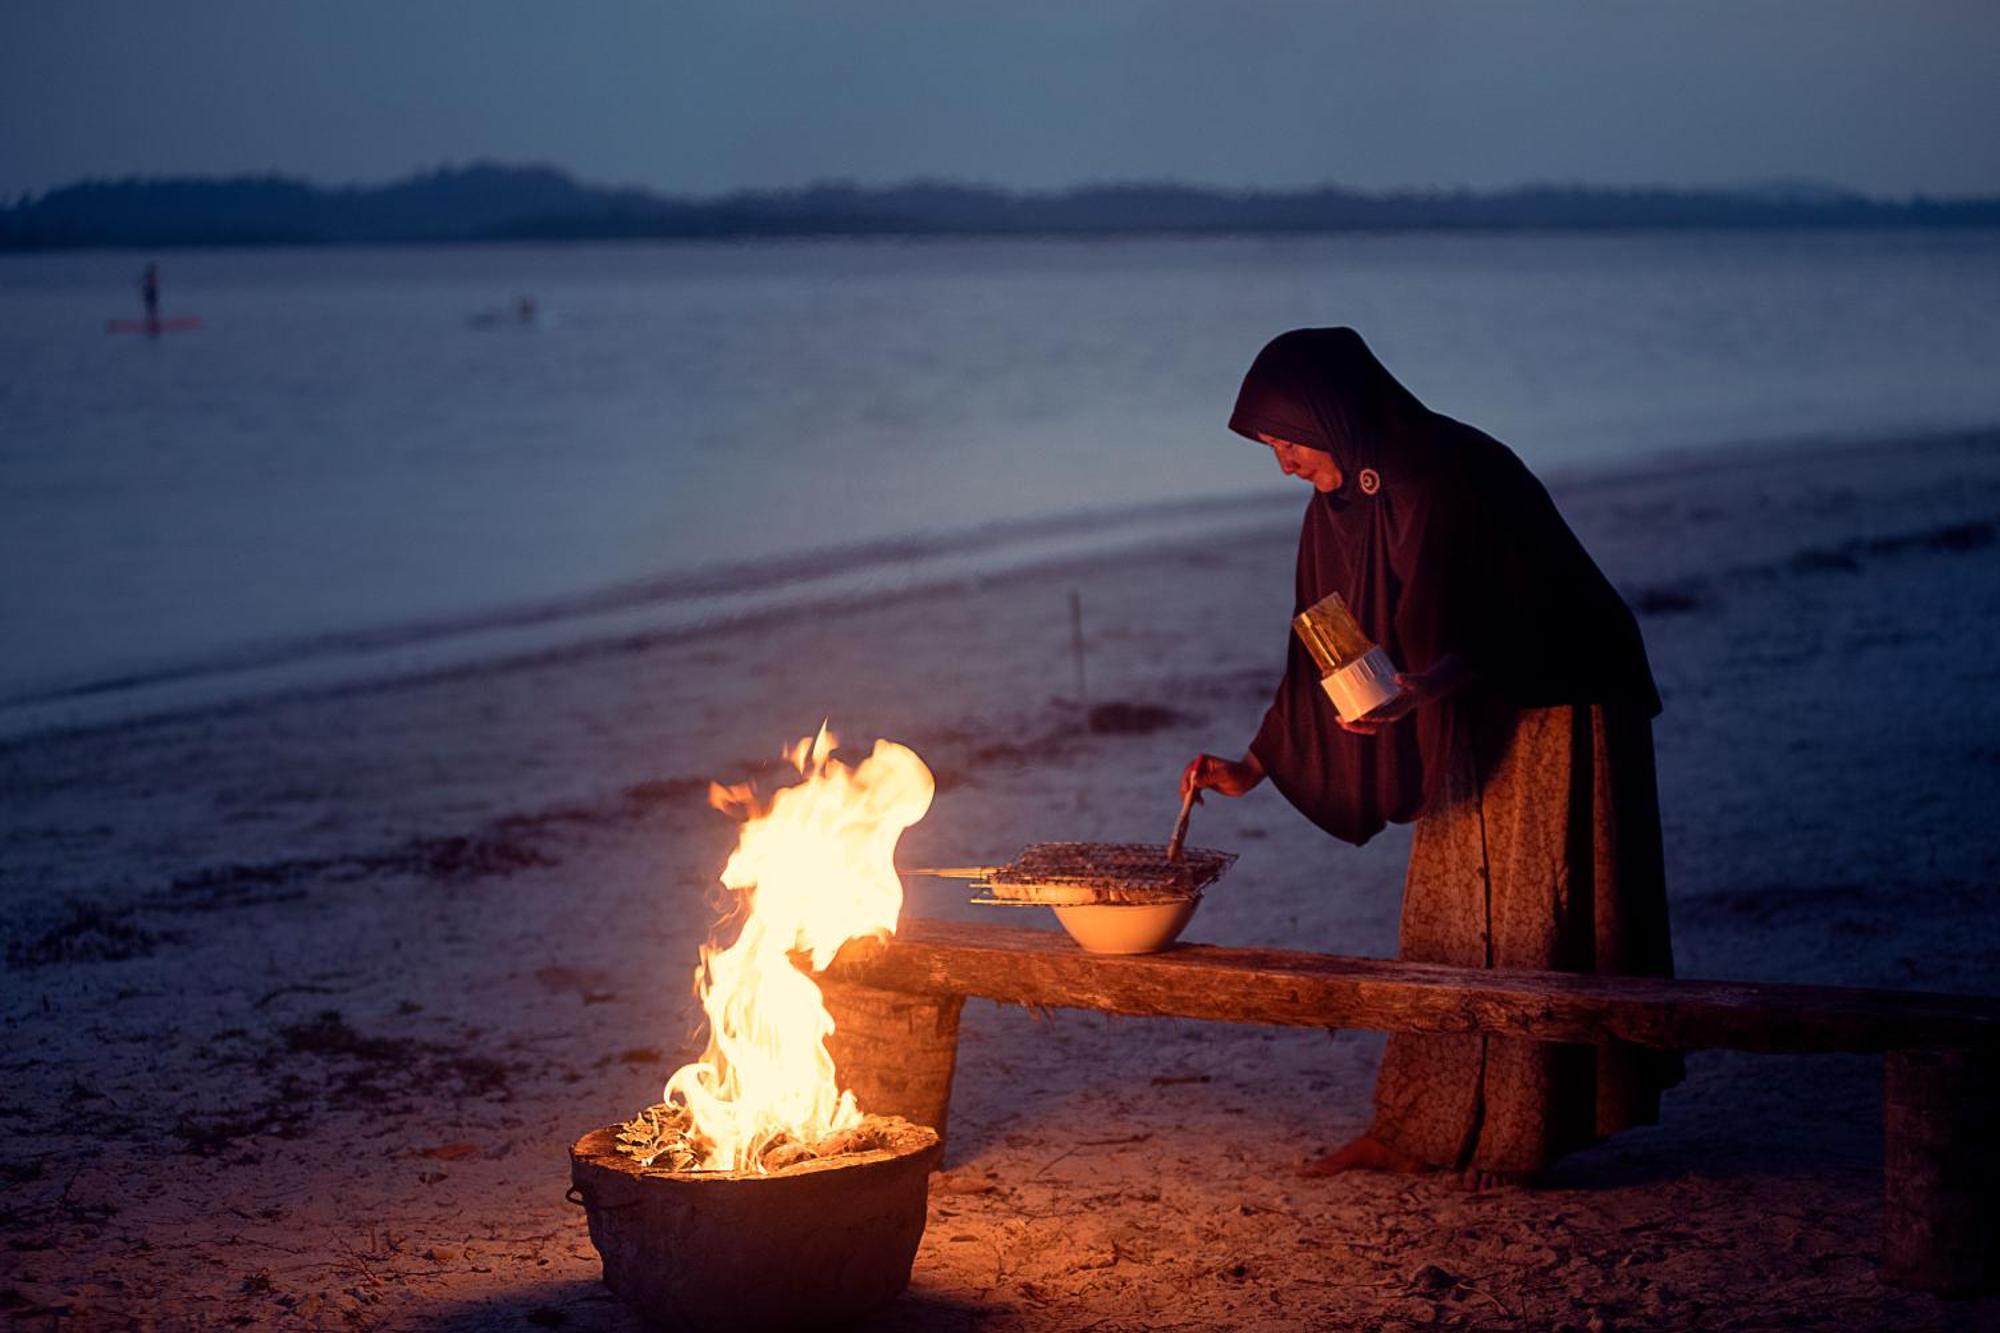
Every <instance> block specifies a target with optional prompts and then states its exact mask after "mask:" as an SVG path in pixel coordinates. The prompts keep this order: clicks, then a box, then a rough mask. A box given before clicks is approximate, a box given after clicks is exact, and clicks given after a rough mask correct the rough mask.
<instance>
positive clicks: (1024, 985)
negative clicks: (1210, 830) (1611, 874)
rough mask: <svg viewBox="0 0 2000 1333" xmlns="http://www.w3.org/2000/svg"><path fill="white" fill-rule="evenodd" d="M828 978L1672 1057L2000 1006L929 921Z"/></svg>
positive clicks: (1873, 1042) (1809, 1040) (1954, 1027)
mask: <svg viewBox="0 0 2000 1333" xmlns="http://www.w3.org/2000/svg"><path fill="white" fill-rule="evenodd" d="M827 975H828V976H829V977H831V978H834V979H835V980H839V981H846V982H851V983H855V984H858V985H864V986H871V987H875V988H878V989H881V990H889V991H899V992H902V993H904V994H910V995H930V996H937V997H945V996H952V995H974V996H981V997H984V998H986V999H992V1000H1000V1001H1004V1002H1007V1003H1012V1004H1025V1005H1034V1006H1037V1007H1044V1008H1079V1009H1096V1010H1101V1011H1105V1012H1109V1013H1116V1014H1135V1015H1149V1016H1157V1017H1174V1018H1195V1019H1207V1020H1213V1021H1218V1022H1235V1023H1269V1024H1277V1025H1283V1026H1293V1027H1324V1028H1362V1029H1370V1030H1377V1031H1388V1032H1495V1033H1501V1034H1505V1035H1508V1036H1517V1037H1527V1038H1531V1039H1534V1040H1539V1041H1574V1042H1596V1041H1602V1040H1604V1039H1606V1038H1618V1039H1621V1040H1624V1041H1629V1042H1633V1043H1636V1044H1638V1045H1641V1046H1656V1047H1663V1048H1667V1049H1679V1050H1704V1049H1727V1050H1741V1051H1768V1052H1811V1051H1886V1050H1900V1049H1917V1048H1947V1047H1972V1046H1996V1045H2000V999H1996V998H1993V997H1986V996H1975V995H1940V994H1935V993H1925V992H1919V991H1882V990H1860V989H1853V988H1846V987H1828V986H1789V985H1776V984H1765V983H1755V982H1728V981H1687V980H1667V979H1658V978H1646V977H1598V976H1579V975H1576V974H1573V973H1565V972H1525V971H1509V970H1501V969H1496V970H1492V971H1482V970H1479V969H1474V968H1459V967H1444V966H1437V965H1432V964H1424V963H1402V962H1394V961H1389V960H1385V959H1377V958H1342V957H1337V956H1333V955H1328V954H1312V953H1299V952H1295V951H1291V950H1281V949H1225V948H1219V947H1217V946H1214V945H1205V944H1186V945H1181V946H1178V947H1176V948H1174V949H1171V950H1169V951H1168V952H1166V953H1158V954H1146V955H1141V956H1138V957H1107V956H1103V955H1098V954H1087V953H1084V952H1083V951H1082V950H1080V949H1079V948H1077V946H1076V945H1075V944H1074V943H1072V942H1071V941H1070V940H1069V939H1068V937H1066V936H1064V935H1061V934H1058V933H1056V932H1054V931H1038V930H1024V929H1020V928H1014V927H1002V926H979V925H962V924H958V923H953V922H943V921H927V920H923V919H921V918H911V919H906V920H905V921H904V922H903V923H902V925H901V926H900V927H899V928H898V932H897V934H896V935H895V936H894V937H893V938H891V939H889V940H887V941H876V940H857V941H855V942H853V943H851V944H849V945H848V946H847V947H846V948H845V949H843V950H842V951H841V952H840V955H839V957H837V958H835V959H834V961H833V963H832V964H831V966H830V967H829V968H828V970H827Z"/></svg>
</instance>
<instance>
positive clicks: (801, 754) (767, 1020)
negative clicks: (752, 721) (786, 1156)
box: [666, 726, 935, 1171]
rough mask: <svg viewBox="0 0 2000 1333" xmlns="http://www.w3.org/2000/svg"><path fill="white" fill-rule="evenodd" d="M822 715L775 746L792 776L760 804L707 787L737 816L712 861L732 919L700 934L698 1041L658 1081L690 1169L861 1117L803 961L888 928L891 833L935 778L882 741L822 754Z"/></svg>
mask: <svg viewBox="0 0 2000 1333" xmlns="http://www.w3.org/2000/svg"><path fill="white" fill-rule="evenodd" d="M836 744H837V742H836V741H835V739H834V737H833V734H832V733H831V732H829V731H828V730H827V729H826V727H825V726H821V727H820V730H819V735H818V736H816V737H813V738H810V739H807V740H801V741H800V742H799V743H798V744H797V745H796V746H793V747H792V748H791V749H790V750H788V751H787V752H786V756H785V757H786V758H787V759H788V760H789V761H790V762H791V763H792V765H793V766H794V767H795V768H797V769H798V771H799V775H800V776H801V778H803V779H804V780H803V781H802V782H799V783H798V784H796V785H795V786H790V787H785V788H781V789H780V790H779V791H778V792H777V793H776V794H775V795H774V796H772V798H771V800H770V802H769V804H768V806H762V805H760V803H759V802H758V801H757V799H756V798H755V796H754V795H753V793H752V792H751V791H750V789H749V788H748V787H722V786H719V785H718V786H711V787H710V788H709V803H710V804H712V805H714V806H715V807H716V809H718V810H722V811H724V812H729V813H741V814H742V815H744V816H745V822H744V825H743V830H742V833H741V835H740V836H739V838H738V840H737V844H736V850H735V852H734V853H733V854H731V856H730V858H729V863H728V864H727V865H726V866H724V867H723V871H722V883H723V885H724V887H726V888H728V889H730V890H732V891H733V892H735V893H736V894H738V895H740V898H739V902H738V907H739V908H740V909H742V912H743V927H742V930H741V931H740V932H739V933H738V934H737V936H736V939H735V941H734V942H733V943H732V944H730V945H729V947H728V948H726V949H724V948H717V947H716V946H714V945H713V944H710V945H704V946H703V947H702V950H701V964H700V966H699V967H697V968H696V969H695V994H696V995H697V996H699V997H700V999H701V1006H702V1009H703V1011H704V1012H706V1013H707V1015H708V1031H709V1037H708V1049H707V1051H706V1052H705V1053H704V1054H703V1055H702V1057H701V1059H699V1060H697V1061H695V1062H694V1063H692V1064H687V1065H683V1066H681V1068H680V1069H678V1070H676V1071H675V1072H674V1076H673V1077H672V1078H670V1079H668V1080H667V1090H666V1100H667V1101H668V1102H669V1103H673V1102H679V1103H681V1104H683V1105H685V1106H686V1107H687V1110H688V1114H689V1117H690V1119H691V1121H692V1124H693V1128H694V1133H695V1137H696V1140H697V1141H698V1142H700V1143H703V1144H705V1145H707V1149H708V1155H707V1157H706V1158H704V1159H703V1161H702V1163H701V1167H702V1169H703V1170H711V1171H720V1170H734V1171H743V1170H751V1169H756V1166H757V1159H758V1156H759V1154H760V1153H761V1152H762V1150H763V1148H764V1147H765V1146H766V1145H767V1144H769V1143H770V1142H771V1141H772V1140H773V1139H775V1138H777V1137H779V1136H780V1135H790V1136H791V1137H793V1138H795V1139H798V1140H801V1141H803V1142H808V1143H809V1142H812V1141H814V1140H816V1139H818V1138H820V1137H822V1136H824V1135H826V1134H830V1133H832V1132H834V1131H836V1130H840V1129H846V1128H849V1127H851V1126H853V1125H855V1124H858V1123H859V1122H860V1120H861V1112H860V1110H859V1108H857V1107H856V1106H855V1104H854V1094H853V1093H851V1092H846V1093H843V1092H841V1091H840V1090H839V1088H838V1086H837V1085H836V1084H835V1082H834V1067H833V1057H832V1056H831V1055H829V1054H828V1053H827V1049H826V1038H827V1036H828V1034H830V1033H831V1032H832V1031H833V1017H832V1015H830V1014H828V1013H827V1011H826V1005H825V1004H824V1003H823V1002H822V1000H821V997H820V991H819V987H818V986H817V985H815V984H813V980H812V978H811V977H810V976H808V975H807V974H806V973H805V972H804V971H803V970H802V969H801V968H800V967H799V966H798V965H797V964H795V963H794V962H793V961H792V955H793V954H794V953H799V952H802V953H805V954H808V955H809V956H810V958H811V961H812V966H813V969H814V970H815V971H818V970H820V969H822V968H824V967H825V966H826V965H827V964H828V963H829V962H831V961H833V956H834V954H836V953H838V952H839V950H840V946H841V945H843V944H845V943H846V942H847V941H848V940H851V939H857V938H859V937H861V936H864V935H883V934H893V933H894V932H895V929H896V916H897V914H898V913H899V912H901V911H902V907H903V884H902V881H901V880H900V879H898V878H897V876H896V867H895V861H894V857H895V851H896V841H897V839H899V838H900V837H902V835H903V830H904V829H906V828H908V827H909V826H910V825H912V824H914V823H916V822H917V821H918V820H919V819H922V818H923V817H924V813H925V812H926V811H927V810H929V809H930V804H931V794H932V792H933V791H934V790H935V783H934V782H933V780H932V778H931V771H930V769H928V768H927V767H925V766H924V761H923V760H921V759H919V758H918V757H917V755H916V752H915V751H914V750H911V749H909V748H907V747H905V746H902V745H898V744H896V743H895V742H894V741H877V742H875V749H874V751H873V752H872V753H870V754H869V756H868V757H867V758H866V759H863V760H862V761H861V763H860V764H858V765H857V766H855V767H853V768H849V767H848V766H847V765H845V764H843V763H841V762H840V761H839V760H837V759H835V758H834V757H833V750H834V746H835V745H836Z"/></svg>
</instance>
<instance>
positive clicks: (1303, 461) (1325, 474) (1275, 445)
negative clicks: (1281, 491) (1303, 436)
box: [1257, 435, 1340, 494]
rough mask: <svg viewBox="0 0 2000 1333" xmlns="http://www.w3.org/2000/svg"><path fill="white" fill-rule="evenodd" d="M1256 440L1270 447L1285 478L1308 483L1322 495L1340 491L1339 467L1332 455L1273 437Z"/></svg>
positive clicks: (1265, 436) (1261, 436)
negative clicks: (1293, 478) (1295, 478)
mask: <svg viewBox="0 0 2000 1333" xmlns="http://www.w3.org/2000/svg"><path fill="white" fill-rule="evenodd" d="M1257 438H1258V439H1260V440H1262V441H1263V442H1264V443H1266V444H1268V445H1270V446H1271V452H1272V453H1274V454H1276V455H1277V456H1278V466H1279V468H1281V469H1282V470H1283V471H1284V474H1285V475H1286V476H1288V477H1297V478H1299V479H1300V480H1301V481H1306V482H1310V483H1311V484H1312V488H1313V489H1314V490H1316V491H1319V492H1321V493H1323V494H1325V493H1331V492H1333V491H1337V490H1339V489H1340V467H1339V465H1337V464H1336V463H1335V462H1334V461H1333V455H1332V454H1329V453H1325V452H1323V451H1321V450H1318V449H1308V448H1306V447H1305V446H1304V445H1303V444H1293V443H1292V442H1291V441H1290V440H1281V439H1278V438H1277V437H1276V436H1274V435H1259V436H1258V437H1257Z"/></svg>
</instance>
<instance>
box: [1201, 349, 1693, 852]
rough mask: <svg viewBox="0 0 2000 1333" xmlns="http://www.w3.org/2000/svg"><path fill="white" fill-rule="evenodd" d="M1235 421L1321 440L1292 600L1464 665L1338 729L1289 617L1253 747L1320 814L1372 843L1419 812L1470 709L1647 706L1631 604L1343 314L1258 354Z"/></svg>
mask: <svg viewBox="0 0 2000 1333" xmlns="http://www.w3.org/2000/svg"><path fill="white" fill-rule="evenodd" d="M1229 428H1230V429H1231V430H1233V431H1235V432H1236V433H1238V434H1239V435H1244V436H1247V437H1249V438H1251V439H1255V438H1256V437H1257V436H1258V435H1259V434H1263V435H1269V436H1272V437H1274V438H1276V439H1281V440H1289V441H1291V442H1292V443H1294V444H1301V445H1305V446H1306V447H1307V448H1311V449H1318V450H1321V451H1322V452H1325V453H1328V454H1331V455H1332V456H1333V459H1334V462H1335V463H1336V464H1338V465H1339V468H1340V473H1341V485H1340V489H1338V490H1337V491H1334V492H1332V493H1331V494H1318V493H1315V494H1314V496H1313V498H1312V500H1311V502H1310V503H1309V504H1308V505H1307V507H1306V519H1305V528H1304V530H1303V531H1302V532H1301V533H1300V534H1299V563H1298V585H1297V589H1296V598H1295V601H1296V605H1295V606H1294V608H1293V610H1294V613H1296V612H1298V611H1302V610H1304V609H1305V608H1306V607H1308V606H1310V605H1312V604H1313V603H1314V602H1317V601H1319V600H1320V599H1321V598H1322V597H1324V596H1326V595H1327V594H1328V593H1330V592H1338V593H1339V594H1340V595H1341V596H1342V597H1344V598H1345V599H1346V600H1347V604H1348V606H1349V607H1350V608H1351V609H1352V610H1353V612H1354V615H1355V618H1356V619H1357V620H1359V621H1360V622H1361V627H1362V629H1363V630H1365V631H1367V633H1368V635H1369V637H1371V638H1372V639H1374V640H1375V642H1376V643H1378V644H1380V645H1381V646H1382V647H1383V648H1384V649H1386V650H1387V651H1388V654H1389V656H1390V657H1391V658H1393V659H1394V660H1395V662H1396V665H1397V666H1398V667H1399V668H1401V669H1402V670H1404V671H1410V672H1416V671H1423V670H1426V669H1428V668H1429V667H1430V666H1431V665H1433V664H1434V663H1436V662H1437V661H1438V660H1439V659H1440V658H1443V657H1444V656H1446V655H1447V654H1456V655H1457V656H1458V657H1459V658H1460V659H1462V661H1463V662H1464V663H1465V665H1466V666H1467V667H1469V668H1470V670H1471V673H1472V679H1471V682H1470V683H1469V684H1468V685H1467V686H1466V687H1465V688H1463V689H1461V690H1459V691H1458V692H1457V693H1455V694H1453V695H1451V696H1450V697H1449V698H1447V699H1445V700H1443V701H1441V702H1439V703H1436V704H1431V705H1428V706H1426V707H1423V708H1419V709H1417V710H1416V711H1415V712H1413V713H1411V714H1408V715H1406V716H1405V717H1404V718H1403V719H1402V720H1400V721H1398V722H1396V723H1394V724H1392V725H1391V726H1390V727H1388V728H1387V729H1386V730H1384V731H1383V732H1381V733H1378V734H1377V735H1374V736H1361V735H1356V734H1354V733H1352V732H1348V731H1344V730H1342V729H1341V727H1340V724H1339V720H1338V715H1337V714H1336V713H1335V712H1334V708H1333V705H1332V703H1331V702H1329V701H1328V699H1327V697H1326V694H1325V692H1324V691H1323V690H1321V688H1320V684H1319V671H1318V668H1317V667H1316V666H1315V665H1314V663H1313V659H1312V657H1311V655H1310V654H1309V653H1307V651H1306V650H1305V648H1304V646H1303V645H1301V644H1300V643H1299V642H1298V640H1297V638H1296V636H1289V652H1288V656H1287V658H1286V661H1285V676H1284V679H1283V680H1282V681H1281V682H1280V683H1279V685H1278V692H1277V697H1276V698H1275V699H1273V700H1272V702H1271V707H1270V711H1269V712H1267V713H1266V714H1265V716H1264V725H1263V726H1262V728H1260V729H1259V731H1258V732H1257V738H1256V739H1255V740H1254V741H1252V742H1251V745H1250V748H1251V751H1252V752H1253V753H1255V754H1256V756H1257V758H1258V759H1259V760H1260V761H1262V763H1263V765H1264V768H1265V771H1266V772H1268V773H1269V774H1270V776H1271V778H1272V781H1273V782H1274V783H1275V784H1276V785H1277V788H1278V790H1279V791H1281V792H1283V793H1284V794H1285V797H1286V798H1287V799H1288V800H1290V801H1291V803H1292V804H1293V805H1295V806H1297V807H1298V808H1299V810H1300V812H1301V813H1303V814H1304V815H1306V816H1307V817H1308V818H1309V819H1311V820H1313V822H1315V823H1317V824H1318V825H1319V826H1320V827H1321V828H1324V829H1325V830H1326V831H1327V832H1329V833H1331V834H1333V835H1334V836H1335V837H1338V838H1344V839H1346V840H1347V841H1349V842H1354V843H1361V842H1366V841H1367V840H1368V839H1369V838H1371V837H1373V836H1374V835H1375V834H1376V833H1378V832H1380V831H1381V829H1382V826H1383V824H1384V823H1387V822H1391V821H1393V822H1396V823H1405V822H1407V821H1409V820H1412V819H1415V818H1417V817H1418V816H1419V815H1421V814H1423V812H1424V809H1425V805H1426V802H1427V800H1428V799H1429V797H1430V796H1431V794H1432V793H1434V792H1435V791H1436V789H1437V787H1436V784H1437V783H1438V782H1439V780H1441V779H1442V777H1443V775H1444V772H1445V768H1446V760H1447V757H1448V756H1449V755H1450V754H1451V753H1452V749H1453V747H1454V746H1455V745H1457V744H1460V743H1461V738H1466V739H1469V738H1470V736H1471V735H1472V734H1473V729H1474V724H1475V723H1476V722H1477V721H1478V720H1479V710H1489V711H1490V710H1497V709H1506V708H1510V707H1511V708H1544V707H1552V706H1555V705H1559V704H1590V703H1624V704H1629V705H1633V706H1637V707H1640V708H1643V709H1644V710H1645V711H1646V714H1647V716H1649V717H1650V716H1652V715H1653V714H1655V713H1657V712H1659V709H1660V700H1659V695H1658V694H1657V693H1656V692H1655V691H1654V688H1653V678H1652V673H1651V671H1650V670H1649V669H1648V667H1647V665H1646V649H1645V645H1644V643H1643V642H1642V641H1641V640H1640V637H1639V628H1638V625H1637V624H1636V623H1635V622H1634V621H1633V619H1632V613H1631V612H1630V611H1629V610H1628V609H1627V608H1626V606H1625V603H1624V601H1623V600H1622V599H1621V598H1620V597H1619V596H1618V593H1617V591H1616V590H1615V589H1614V588H1612V586H1611V585H1610V583H1609V582H1607V581H1606V580H1605V578H1604V575H1603V574H1601V573H1599V572H1598V569H1597V566H1596V565H1595V564H1593V563H1592V562H1591V559H1590V556H1589V555H1588V554H1586V553H1585V551H1584V549H1583V546H1582V545H1581V544H1580V543H1579V542H1578V541H1577V539H1576V537H1575V535H1574V534H1573V533H1571V532H1570V530H1569V525H1568V524H1566V523H1564V522H1563V519H1562V515H1561V514H1559V513H1557V512H1556V507H1555V504H1554V503H1553V502H1552V501H1551V500H1550V499H1549V496H1548V492H1547V491H1545V490H1544V489H1543V488H1542V484H1541V483H1540V482H1539V481H1537V480H1535V478H1534V476H1533V474H1531V473H1530V472H1529V471H1528V469H1527V468H1526V467H1524V466H1523V465H1522V463H1521V460H1520V459H1518V458H1516V457H1515V456H1514V453H1513V451H1512V450H1510V449H1508V448H1507V447H1506V446H1505V445H1503V444H1501V443H1500V442H1499V441H1497V440H1495V439H1493V438H1491V437H1490V436H1487V435H1485V434H1483V433H1482V432H1480V431H1477V430H1474V429H1473V428H1472V427H1470V426H1467V425H1464V424H1463V423H1461V422H1457V421H1453V420H1452V419H1451V418H1449V417H1445V416H1440V415H1438V414H1437V413H1435V412H1432V411H1430V410H1429V409H1428V408H1426V407H1425V406H1424V405H1423V404H1422V403H1420V402H1418V401H1417V399H1416V397H1415V396H1414V395H1412V394H1411V393H1410V391H1409V390H1408V389H1405V388H1404V387H1403V386H1402V385H1401V384H1399V383H1397V382H1396V379H1395V377H1394V376H1392V375H1390V374H1389V372H1388V371H1387V370H1386V369H1384V368H1383V366H1382V363H1381V362H1380V361H1377V360H1376V359H1375V354H1374V353H1373V352H1371V351H1369V350H1368V345H1367V344H1366V343H1365V342H1363V341H1362V340H1361V335H1360V334H1358V333H1356V332H1354V330H1352V329H1295V330H1293V331H1292V332H1290V333H1286V334H1281V335H1280V336H1278V337H1277V338H1274V339H1273V340H1272V341H1271V342H1270V343H1269V344H1268V345H1267V346H1266V347H1265V348H1264V350H1263V351H1261V352H1259V353H1258V354H1257V359H1256V361H1254V362H1253V363H1252V364H1251V366H1250V372H1249V374H1247V375H1245V376H1244V378H1243V389H1242V391H1241V392H1240V393H1239V394H1238V395H1237V398H1236V411H1235V412H1234V414H1232V415H1231V417H1230V418H1229Z"/></svg>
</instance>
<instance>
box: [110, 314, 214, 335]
mask: <svg viewBox="0 0 2000 1333" xmlns="http://www.w3.org/2000/svg"><path fill="white" fill-rule="evenodd" d="M200 327H201V317H200V316H198V315H175V316H174V317H173V318H171V319H114V320H112V321H111V323H110V324H109V325H108V326H106V329H105V331H106V332H107V333H186V332H187V331H188V330H190V329H198V328H200Z"/></svg>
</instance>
